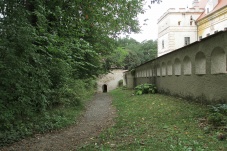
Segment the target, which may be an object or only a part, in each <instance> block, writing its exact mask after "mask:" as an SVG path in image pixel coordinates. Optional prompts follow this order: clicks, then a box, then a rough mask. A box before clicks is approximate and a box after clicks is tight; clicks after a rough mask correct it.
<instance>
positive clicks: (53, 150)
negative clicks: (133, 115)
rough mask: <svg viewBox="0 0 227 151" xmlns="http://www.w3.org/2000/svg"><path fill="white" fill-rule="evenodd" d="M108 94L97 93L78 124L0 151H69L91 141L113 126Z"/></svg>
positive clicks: (112, 111)
mask: <svg viewBox="0 0 227 151" xmlns="http://www.w3.org/2000/svg"><path fill="white" fill-rule="evenodd" d="M111 102H112V100H111V98H110V96H109V95H108V93H98V94H96V95H95V97H94V99H93V100H92V101H91V102H90V103H89V105H88V106H87V108H86V112H85V113H84V115H83V116H82V117H81V118H80V122H79V123H78V124H77V125H75V126H71V127H70V128H67V129H65V130H62V131H58V132H54V133H48V134H44V135H36V136H35V137H33V138H29V139H24V140H22V141H20V142H17V143H15V144H13V145H12V146H9V147H6V148H3V149H1V151H25V150H26V151H27V150H29V151H70V150H73V151H74V150H76V148H77V147H78V146H80V145H82V144H86V143H87V142H89V141H91V140H92V139H93V137H95V136H97V135H98V134H99V133H100V132H101V131H102V130H103V129H105V128H107V127H109V126H111V125H113V124H114V122H113V118H114V116H115V109H114V108H113V107H112V105H111Z"/></svg>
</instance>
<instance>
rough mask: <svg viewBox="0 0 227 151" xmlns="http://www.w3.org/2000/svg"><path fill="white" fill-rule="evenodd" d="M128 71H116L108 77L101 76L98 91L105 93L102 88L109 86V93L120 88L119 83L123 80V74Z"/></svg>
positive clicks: (107, 75)
mask: <svg viewBox="0 0 227 151" xmlns="http://www.w3.org/2000/svg"><path fill="white" fill-rule="evenodd" d="M125 71H126V70H121V69H115V70H112V71H111V72H110V73H108V74H106V75H101V76H100V77H99V78H98V80H97V91H98V92H103V90H102V86H103V85H104V84H106V85H107V92H108V91H110V90H114V89H116V88H117V87H118V81H120V80H123V72H125Z"/></svg>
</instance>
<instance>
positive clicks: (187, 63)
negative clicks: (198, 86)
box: [183, 56, 192, 75]
mask: <svg viewBox="0 0 227 151" xmlns="http://www.w3.org/2000/svg"><path fill="white" fill-rule="evenodd" d="M183 69H184V75H191V74H192V62H191V59H190V58H189V57H188V56H185V57H184V60H183Z"/></svg>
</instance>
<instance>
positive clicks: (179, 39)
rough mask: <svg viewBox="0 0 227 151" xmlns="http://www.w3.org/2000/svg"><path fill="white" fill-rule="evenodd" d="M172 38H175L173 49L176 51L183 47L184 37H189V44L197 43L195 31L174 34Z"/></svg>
mask: <svg viewBox="0 0 227 151" xmlns="http://www.w3.org/2000/svg"><path fill="white" fill-rule="evenodd" d="M174 37H175V43H174V45H175V48H174V49H178V48H181V47H184V46H185V42H184V37H190V44H191V43H193V42H195V41H197V32H196V31H180V32H175V33H174Z"/></svg>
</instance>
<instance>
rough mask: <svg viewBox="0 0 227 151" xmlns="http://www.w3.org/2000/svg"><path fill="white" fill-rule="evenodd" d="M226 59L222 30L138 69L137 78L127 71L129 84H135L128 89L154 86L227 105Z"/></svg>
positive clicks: (226, 37) (226, 34) (225, 38)
mask: <svg viewBox="0 0 227 151" xmlns="http://www.w3.org/2000/svg"><path fill="white" fill-rule="evenodd" d="M226 58H227V32H226V31H222V32H219V33H217V34H215V35H212V36H209V37H207V38H204V39H202V40H201V41H198V42H195V43H192V44H190V45H188V46H186V47H183V48H180V49H178V50H175V51H173V52H171V53H168V54H166V55H163V56H161V57H159V58H156V59H154V60H152V61H149V62H147V63H145V64H143V65H140V66H138V67H136V69H135V73H134V74H133V77H130V76H129V75H131V73H130V72H127V73H126V78H127V76H128V77H129V78H127V82H128V83H133V85H132V84H130V85H127V86H128V87H129V88H133V87H135V86H136V85H139V84H142V83H153V84H156V86H157V88H158V90H159V91H163V92H167V93H169V94H172V95H178V96H181V97H188V98H192V99H198V98H199V99H202V100H207V101H212V102H215V101H218V102H220V101H222V102H223V101H225V102H227V65H226V63H227V61H226ZM130 80H134V81H130ZM129 81H130V82H129Z"/></svg>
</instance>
